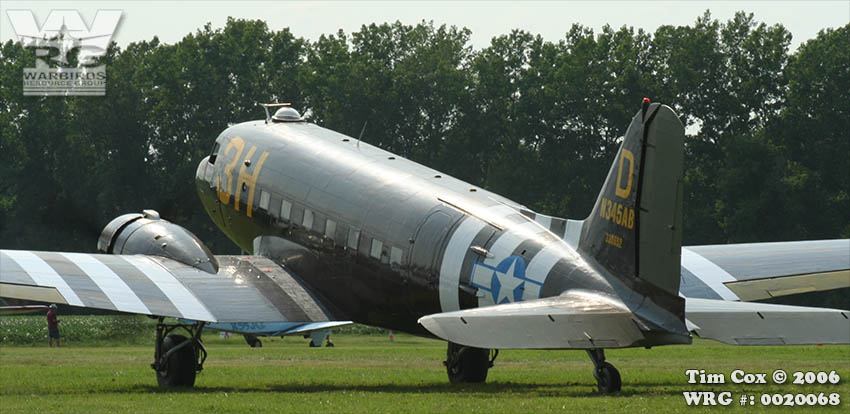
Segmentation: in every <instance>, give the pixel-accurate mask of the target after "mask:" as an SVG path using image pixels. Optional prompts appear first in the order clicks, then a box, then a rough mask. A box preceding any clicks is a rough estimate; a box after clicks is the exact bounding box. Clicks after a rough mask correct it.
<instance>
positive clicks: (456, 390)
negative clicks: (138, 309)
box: [127, 382, 684, 398]
mask: <svg viewBox="0 0 850 414" xmlns="http://www.w3.org/2000/svg"><path fill="white" fill-rule="evenodd" d="M677 385H679V384H670V383H661V382H638V383H631V384H630V385H629V387H630V388H633V389H632V390H623V391H621V392H620V393H618V394H615V395H612V394H602V393H599V392H598V391H597V390H596V387H595V384H590V383H581V382H565V383H558V384H522V383H515V382H489V383H487V384H441V383H432V384H392V383H386V384H371V385H339V384H309V385H305V384H272V385H268V386H257V387H253V386H250V385H246V386H241V387H240V386H214V387H204V386H195V387H194V388H183V387H177V388H160V387H157V386H154V385H139V386H136V387H132V388H131V389H129V390H128V391H127V392H128V393H137V392H138V393H178V394H182V393H188V394H213V393H223V392H226V393H237V392H263V393H284V394H289V393H293V394H295V393H298V394H302V393H326V392H341V391H348V392H354V391H356V392H368V393H396V394H431V393H434V394H437V393H439V394H469V393H477V394H503V393H505V392H510V393H512V394H532V395H535V396H536V397H561V398H562V397H617V398H627V397H631V396H633V395H646V394H647V393H648V392H650V389H651V393H652V394H653V395H658V396H663V395H681V393H682V391H681V390H680V389H679V388H678V387H677ZM682 385H684V384H682ZM665 387H669V389H660V390H659V389H658V388H665Z"/></svg>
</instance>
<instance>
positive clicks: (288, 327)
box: [204, 321, 354, 336]
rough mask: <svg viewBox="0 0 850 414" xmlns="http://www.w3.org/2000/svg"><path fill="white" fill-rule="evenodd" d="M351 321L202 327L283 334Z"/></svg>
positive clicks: (348, 323)
mask: <svg viewBox="0 0 850 414" xmlns="http://www.w3.org/2000/svg"><path fill="white" fill-rule="evenodd" d="M352 323H354V322H351V321H339V322H216V323H211V324H208V325H206V326H205V327H204V329H213V330H217V331H226V332H233V333H239V334H250V335H255V336H284V335H295V334H305V333H309V332H312V331H317V330H320V329H331V328H337V327H340V326H345V325H351V324H352Z"/></svg>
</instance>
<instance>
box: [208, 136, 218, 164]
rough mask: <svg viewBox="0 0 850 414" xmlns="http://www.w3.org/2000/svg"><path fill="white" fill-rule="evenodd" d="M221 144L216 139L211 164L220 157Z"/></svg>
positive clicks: (211, 153) (211, 154) (211, 152)
mask: <svg viewBox="0 0 850 414" xmlns="http://www.w3.org/2000/svg"><path fill="white" fill-rule="evenodd" d="M219 147H220V145H219V144H218V141H216V143H215V145H213V149H212V151H210V164H215V159H216V158H217V157H218V149H219Z"/></svg>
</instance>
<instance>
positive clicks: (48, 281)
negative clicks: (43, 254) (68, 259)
mask: <svg viewBox="0 0 850 414" xmlns="http://www.w3.org/2000/svg"><path fill="white" fill-rule="evenodd" d="M3 252H4V253H6V254H7V255H8V256H9V257H11V258H12V260H14V261H16V262H18V266H20V267H21V268H22V269H24V271H26V272H27V274H28V275H30V277H31V278H32V280H34V281H35V283H36V284H38V285H39V286H49V287H54V288H56V290H58V291H59V293H60V294H61V295H62V297H63V298H65V301H66V302H68V304H69V305H74V306H85V305H83V301H82V300H80V297H79V296H77V294H76V293H74V290H73V289H71V287H70V286H68V283H67V282H65V279H63V278H62V276H60V275H59V273H56V270H54V269H53V268H52V267H50V265H49V264H47V262H45V261H44V259H42V258H40V257H38V256H36V255H35V253H33V252H28V251H24V250H4V251H3Z"/></svg>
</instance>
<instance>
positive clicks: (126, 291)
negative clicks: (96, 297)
mask: <svg viewBox="0 0 850 414" xmlns="http://www.w3.org/2000/svg"><path fill="white" fill-rule="evenodd" d="M60 254H61V255H62V256H65V258H66V259H68V260H70V261H71V262H72V263H74V264H75V265H77V267H79V268H80V270H82V271H83V272H85V273H86V274H87V275H88V276H89V278H90V279H91V280H92V282H94V283H95V284H96V285H97V287H99V288H100V290H102V291H103V293H104V294H105V295H106V297H108V298H109V300H110V301H112V303H113V304H114V305H115V307H116V308H117V309H118V310H120V311H123V312H133V313H141V314H146V315H150V314H151V312H150V310H149V309H148V307H147V306H145V304H144V303H142V301H141V299H139V297H138V296H136V293H135V292H133V290H132V289H130V287H129V286H127V284H126V283H124V280H122V279H121V278H120V277H119V276H118V275H116V274H115V272H113V271H112V269H110V268H109V267H108V266H106V265H105V264H103V263H102V262H101V261H100V260H97V259H95V258H94V256H91V255H88V254H83V253H60Z"/></svg>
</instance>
